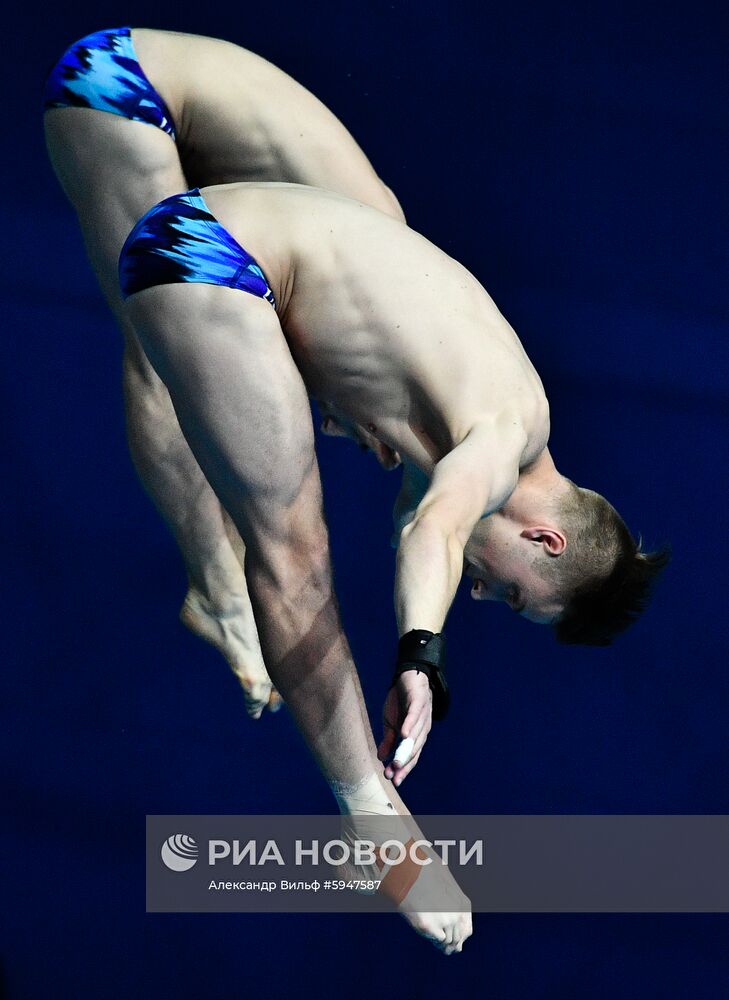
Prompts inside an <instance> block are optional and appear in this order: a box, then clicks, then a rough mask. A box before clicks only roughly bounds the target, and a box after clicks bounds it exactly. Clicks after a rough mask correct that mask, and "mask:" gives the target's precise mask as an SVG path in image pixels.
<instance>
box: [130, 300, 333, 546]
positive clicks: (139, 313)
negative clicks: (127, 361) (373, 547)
mask: <svg viewBox="0 0 729 1000" xmlns="http://www.w3.org/2000/svg"><path fill="white" fill-rule="evenodd" d="M128 309H129V313H130V315H131V318H132V320H133V322H134V325H135V327H136V329H137V331H138V332H139V335H140V337H141V339H142V342H143V345H144V348H145V350H146V352H147V354H148V356H149V358H150V360H151V361H152V364H153V365H154V366H155V368H156V369H157V372H158V374H159V375H160V377H161V378H162V379H163V381H164V382H165V383H166V385H167V387H168V389H169V391H170V395H171V397H172V400H173V403H174V406H175V410H176V412H177V416H178V419H179V422H180V426H181V427H182V429H183V432H184V433H185V436H186V437H187V439H188V441H189V443H190V445H191V447H192V450H193V452H194V453H195V455H196V457H197V460H198V462H199V464H200V466H201V467H202V468H203V471H204V472H205V474H206V477H207V479H208V481H209V482H210V483H211V484H212V485H213V487H214V489H215V490H216V492H217V493H218V496H219V497H220V499H221V501H222V502H223V505H224V506H225V508H226V509H227V510H228V511H229V512H230V513H231V514H232V515H233V516H234V517H236V515H239V517H236V522H237V523H239V518H240V519H242V520H243V521H244V522H245V526H246V528H247V532H246V534H247V535H248V537H246V542H247V543H249V544H253V545H254V546H256V547H258V545H260V544H263V542H261V539H266V540H267V543H268V542H271V543H274V542H275V541H276V540H279V541H287V539H288V536H290V534H291V532H292V531H293V532H296V531H299V530H304V528H303V525H304V524H306V523H318V520H320V518H321V509H320V496H319V493H318V475H317V474H316V461H315V457H314V441H313V430H312V423H311V413H310V409H309V404H308V399H307V395H306V389H305V387H304V385H303V382H302V380H301V376H300V375H299V372H298V371H297V369H296V367H295V365H294V362H293V360H292V358H291V355H290V353H289V349H288V346H287V344H286V340H285V338H284V335H283V332H282V330H281V327H280V325H279V322H278V319H277V317H276V313H275V312H274V310H273V309H272V308H271V306H270V305H269V304H268V303H267V302H265V301H264V300H262V299H259V298H257V297H255V296H253V295H250V294H248V293H246V292H242V291H238V290H233V289H229V288H223V287H220V286H212V285H205V284H195V283H190V284H177V285H161V286H157V287H154V288H149V289H146V290H145V291H142V292H139V293H137V294H136V295H133V296H132V297H131V298H130V299H129V300H128ZM312 477H313V479H312ZM312 481H313V482H315V483H316V488H314V489H313V490H312V488H311V484H312ZM305 485H306V490H304V486H305ZM304 493H306V496H307V500H306V503H307V505H308V506H309V508H311V509H307V510H302V509H301V503H302V496H303V494H304ZM307 530H308V529H307Z"/></svg>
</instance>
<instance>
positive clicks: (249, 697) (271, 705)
mask: <svg viewBox="0 0 729 1000" xmlns="http://www.w3.org/2000/svg"><path fill="white" fill-rule="evenodd" d="M180 621H181V622H182V624H183V625H185V626H186V627H187V628H189V629H190V631H191V632H194V634H195V635H197V636H199V637H200V638H201V639H204V640H205V642H209V643H210V645H211V646H214V647H215V649H217V650H218V652H220V653H222V655H223V656H224V657H225V659H226V660H227V661H228V663H229V665H230V667H231V669H232V671H233V673H234V674H235V676H236V677H237V678H238V680H239V682H240V686H241V687H242V688H243V694H244V696H245V700H246V711H247V712H248V714H249V715H250V716H251V718H253V719H258V718H260V717H261V714H262V712H263V710H264V709H265V708H268V709H269V711H271V712H277V711H278V710H279V708H281V705H282V704H283V700H282V698H281V695H280V694H279V693H278V691H276V689H275V688H274V687H273V686H272V684H271V678H270V677H269V676H268V672H267V671H266V667H265V665H264V663H263V657H262V655H261V646H260V643H259V641H258V633H257V632H256V625H255V622H254V620H253V612H252V611H251V609H250V605H249V604H248V602H247V601H245V600H244V599H243V598H242V597H239V596H236V597H231V598H228V599H227V600H226V602H225V608H224V609H221V608H220V607H215V608H213V605H212V602H211V601H210V600H208V598H206V597H204V596H203V595H202V594H201V593H200V592H199V591H198V590H197V589H195V588H194V587H191V588H190V589H189V590H188V592H187V596H186V597H185V600H184V602H183V605H182V608H181V609H180Z"/></svg>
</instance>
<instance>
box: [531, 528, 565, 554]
mask: <svg viewBox="0 0 729 1000" xmlns="http://www.w3.org/2000/svg"><path fill="white" fill-rule="evenodd" d="M520 537H521V538H526V539H528V540H529V541H530V542H534V543H535V544H536V545H541V546H542V547H543V549H544V551H545V553H546V554H547V555H548V556H561V555H562V553H563V552H564V550H565V549H566V548H567V538H566V536H565V535H564V534H563V533H562V532H561V531H558V530H557V528H547V527H545V526H543V525H535V526H534V527H533V528H524V530H523V531H522V533H521V535H520Z"/></svg>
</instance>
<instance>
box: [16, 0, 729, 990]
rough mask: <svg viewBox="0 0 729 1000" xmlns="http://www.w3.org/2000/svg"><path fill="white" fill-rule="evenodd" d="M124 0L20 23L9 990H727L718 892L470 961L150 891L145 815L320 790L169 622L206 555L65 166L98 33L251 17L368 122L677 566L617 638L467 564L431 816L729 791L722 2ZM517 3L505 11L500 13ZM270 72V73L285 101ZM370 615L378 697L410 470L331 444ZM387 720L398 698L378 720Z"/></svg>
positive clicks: (655, 806) (271, 53) (395, 937)
mask: <svg viewBox="0 0 729 1000" xmlns="http://www.w3.org/2000/svg"><path fill="white" fill-rule="evenodd" d="M582 7H583V5H575V6H574V7H572V6H568V5H560V4H557V5H553V4H533V5H529V4H511V3H510V4H508V5H506V4H498V5H497V4H490V3H486V4H483V3H466V2H454V3H451V4H449V5H446V6H443V5H435V4H432V3H401V2H397V3H361V4H357V5H353V4H341V3H333V2H330V0H326V2H321V3H313V4H290V3H284V4H282V5H281V4H280V5H277V6H273V7H266V6H265V5H257V6H252V5H241V4H232V3H227V4H226V3H224V4H223V5H218V6H216V7H215V8H214V9H212V10H207V9H202V8H201V9H199V10H198V9H195V10H194V11H193V10H190V11H185V10H183V9H181V8H180V7H179V6H178V4H176V3H171V2H170V0H158V2H157V3H156V4H155V5H154V6H153V9H150V5H149V4H140V3H137V2H131V3H128V4H125V5H121V4H115V3H107V2H104V0H99V2H96V3H94V4H90V3H87V4H82V3H78V4H76V5H75V7H74V11H73V13H69V12H67V11H64V10H63V9H62V7H60V6H51V7H50V9H47V10H44V11H42V12H41V11H40V9H38V8H34V9H33V10H32V11H29V13H27V14H25V13H24V12H23V10H22V5H21V7H19V8H16V11H15V21H14V22H10V23H7V22H6V23H5V25H4V27H5V32H4V37H5V44H4V46H3V63H4V65H5V67H6V68H7V69H8V71H9V73H10V76H9V78H8V82H7V83H6V84H5V87H6V103H5V107H4V109H3V118H4V124H5V132H6V146H5V156H4V157H3V161H4V166H5V168H6V175H5V180H4V189H5V196H4V199H3V213H2V232H3V237H4V241H5V251H4V254H3V268H2V275H3V285H4V286H5V292H4V296H3V312H4V317H3V319H4V324H3V325H4V328H5V335H4V338H3V360H4V364H3V369H2V380H3V385H2V388H3V390H4V391H3V392H2V402H0V406H2V410H3V413H2V415H3V426H4V427H5V428H6V430H7V447H8V457H7V459H6V461H5V463H4V471H5V476H4V480H5V487H6V489H5V491H4V493H5V498H6V507H5V512H4V515H3V521H2V524H3V529H4V540H3V573H2V588H3V594H2V607H3V610H4V611H5V612H6V613H7V617H8V623H7V624H6V626H5V631H4V636H5V649H6V656H5V657H4V659H5V660H6V667H5V670H4V671H3V687H4V689H5V690H4V691H3V699H2V703H3V707H2V718H1V722H2V740H3V743H4V744H5V745H4V747H3V748H2V759H3V764H4V768H3V770H4V771H5V782H6V789H5V791H4V794H3V803H4V805H5V806H6V807H7V813H8V817H7V822H6V824H5V830H6V833H7V839H6V842H5V844H4V845H3V848H2V852H1V854H0V857H1V858H2V862H1V863H2V865H3V867H4V869H5V874H4V877H3V880H4V884H5V887H6V888H5V889H4V893H3V895H4V903H3V924H4V927H3V930H2V948H3V952H4V962H5V965H4V979H5V984H6V986H7V994H8V996H10V997H14V998H16V997H17V998H21V997H22V998H36V997H38V998H41V997H42V998H47V997H51V996H52V997H61V998H65V997H73V998H79V997H84V998H85V997H94V998H95V997H104V998H115V997H122V996H140V997H141V996H143V997H150V998H152V997H154V998H166V997H175V998H180V1000H186V998H199V997H205V998H206V1000H212V998H217V997H221V998H222V997H226V998H227V997H230V996H233V995H247V996H251V997H255V996H265V997H279V996H280V997H284V996H289V995H291V994H292V993H293V994H295V993H296V992H297V991H302V992H304V993H305V994H306V995H317V996H319V995H321V993H322V991H323V990H330V989H332V988H334V987H340V988H342V989H343V990H344V991H346V992H347V993H348V994H349V995H352V996H354V997H356V998H360V997H361V998H370V997H373V996H380V995H382V994H383V993H387V994H391V995H395V996H397V997H399V998H402V1000H405V998H415V997H418V998H430V997H433V998H435V997H438V996H441V995H442V993H443V992H444V991H449V992H452V993H453V995H457V996H471V995H478V996H480V995H484V996H490V997H498V998H500V1000H510V998H526V997H529V998H530V1000H538V998H550V1000H551V998H560V1000H561V998H567V997H580V998H582V997H590V998H601V997H616V996H620V997H622V998H632V997H636V998H638V997H640V998H641V1000H652V998H659V997H660V998H665V997H687V996H691V997H692V998H695V1000H698V998H702V1000H703V998H715V997H718V996H722V995H726V990H727V984H728V983H729V961H728V959H727V943H728V940H729V938H728V935H727V931H728V930H729V926H728V921H727V918H726V917H720V916H713V917H712V916H707V915H696V916H656V915H643V916H619V915H618V916H580V915H575V916H560V917H557V916H539V917H534V916H531V917H530V916H498V915H497V916H477V917H476V919H475V933H474V937H473V939H472V940H471V941H469V942H468V944H467V945H466V948H465V951H464V953H463V954H462V955H460V956H458V957H455V958H452V959H445V958H444V957H442V956H441V955H440V954H438V953H437V952H436V951H435V949H433V948H432V947H431V946H430V945H428V944H427V943H425V942H423V941H421V940H420V939H418V938H416V937H415V936H414V935H413V934H412V933H411V932H410V931H409V929H408V928H407V927H406V925H405V924H404V922H403V921H402V920H400V919H399V918H397V917H396V916H382V917H380V918H365V917H361V918H360V917H353V916H352V917H348V916H331V917H322V916H318V917H301V916H297V917H294V916H276V917H270V916H266V917H244V916H214V917H209V916H193V915H183V916H168V915H154V916H153V915H149V916H145V914H144V872H143V830H144V815H145V813H168V812H169V813H175V812H180V813H208V812H211V813H223V812H229V813H246V812H305V813H310V812H329V811H330V810H331V809H332V806H333V802H332V801H331V799H330V796H329V793H328V791H327V789H326V788H325V786H324V784H323V782H322V781H321V779H320V778H319V776H318V774H317V772H316V770H315V767H314V765H313V763H312V762H311V760H310V759H309V757H308V755H307V753H306V751H305V748H304V746H303V743H302V741H301V739H300V737H299V736H298V734H297V732H296V731H295V730H294V728H293V726H292V724H291V721H290V719H289V717H288V716H287V715H286V713H281V714H280V715H278V716H275V717H267V718H265V719H264V720H262V721H261V722H259V723H256V724H253V723H251V722H249V721H248V720H247V718H246V717H245V714H244V711H243V702H242V698H241V696H240V694H239V691H238V689H237V686H236V683H235V681H234V679H233V677H232V676H231V675H230V674H229V673H228V672H227V670H226V668H225V666H224V664H223V663H222V661H221V660H220V659H219V658H218V656H217V654H215V653H214V652H213V651H212V650H211V649H209V648H208V647H206V646H204V645H202V644H201V643H200V642H199V641H198V640H197V639H195V638H194V637H193V636H191V635H189V634H188V633H186V632H185V631H184V630H183V628H182V627H181V626H180V625H178V624H177V610H178V607H179V605H180V602H181V600H182V597H183V594H184V579H183V573H182V568H181V565H180V562H179V558H178V556H177V554H176V551H175V549H174V547H173V544H172V542H171V540H170V538H169V537H168V535H167V534H166V531H165V529H164V527H163V525H162V524H161V522H160V521H159V520H158V518H157V516H156V514H155V513H154V511H153V509H152V507H151V505H150V504H149V502H148V501H147V499H146V498H145V496H144V495H143V494H142V492H141V490H140V488H139V487H138V485H137V482H136V480H135V477H134V474H133V472H132V468H131V465H130V462H129V460H128V458H127V455H126V448H125V440H124V432H123V420H122V405H121V393H120V364H119V362H120V355H121V347H120V338H119V337H118V335H117V332H116V330H115V328H114V325H113V322H112V320H111V317H110V315H109V314H108V312H107V310H106V308H105V306H104V304H103V302H102V299H101V295H100V293H99V292H98V291H97V289H96V287H95V283H94V280H93V277H92V274H91V271H90V268H89V267H88V265H87V264H86V262H85V258H84V254H83V250H82V245H81V239H80V236H79V234H78V231H77V227H76V223H75V218H74V216H73V213H72V211H71V209H70V207H69V206H68V205H67V204H66V203H65V201H64V199H63V196H62V194H61V192H60V189H59V188H58V186H57V184H56V181H55V179H54V177H53V175H52V172H51V170H50V167H49V165H48V163H47V160H46V158H45V153H44V148H43V142H42V129H41V119H40V109H39V101H40V91H41V86H42V82H43V78H44V76H45V73H46V71H47V70H48V69H49V68H50V66H51V64H52V63H53V62H54V61H55V60H56V59H57V58H58V56H59V55H60V54H61V52H62V50H63V49H64V48H65V46H66V45H67V44H68V43H70V42H71V41H72V40H74V39H75V38H77V37H79V36H81V35H83V34H85V33H87V32H88V31H91V30H95V29H98V28H101V27H111V26H116V25H118V24H124V23H132V24H145V25H149V26H154V27H163V28H164V27H166V28H174V29H178V30H183V31H191V32H197V33H201V34H210V35H218V36H221V37H225V38H228V39H230V40H232V41H236V42H238V43H240V44H242V45H244V46H247V47H250V48H252V49H254V50H255V51H257V52H259V53H261V54H262V55H264V56H266V57H268V58H269V59H271V60H273V61H274V62H275V63H277V64H278V65H280V66H281V67H283V68H284V69H286V70H287V71H288V72H290V73H291V74H292V75H293V76H294V77H296V78H297V79H298V80H300V81H301V82H303V83H304V84H306V85H307V86H309V87H310V88H311V89H312V90H313V91H314V92H315V93H316V94H317V95H318V96H319V97H320V98H321V99H322V100H324V101H325V102H326V103H327V104H328V105H329V106H330V107H331V108H332V109H333V110H334V111H335V112H336V113H337V114H338V115H339V116H340V117H341V118H342V120H343V121H344V122H345V123H346V124H347V125H348V126H349V128H350V129H351V130H352V131H353V133H354V134H355V136H356V137H357V139H358V140H359V141H360V143H361V144H362V145H363V147H364V148H365V150H366V151H367V153H368V155H369V156H370V158H371V159H372V161H373V162H374V164H375V165H376V167H377V169H378V171H379V172H380V174H381V176H382V177H383V178H384V179H385V180H386V181H387V182H388V183H389V184H390V185H391V186H392V187H393V188H394V190H395V191H396V193H397V195H398V196H399V198H400V200H401V202H402V204H403V206H404V209H405V212H406V215H407V217H408V219H409V221H410V224H411V225H413V226H414V227H415V228H416V229H419V230H420V231H421V232H423V233H425V234H426V235H427V236H428V237H429V238H430V239H432V240H433V241H434V242H435V243H437V244H439V245H440V246H442V247H443V248H444V249H445V250H447V251H448V252H450V253H452V254H453V255H455V256H456V257H457V258H459V259H460V260H461V261H463V262H464V263H465V264H466V265H467V266H468V267H469V268H470V269H471V270H473V271H474V272H475V274H476V275H477V276H478V277H479V279H480V280H481V281H482V282H483V283H484V284H485V285H486V287H487V288H488V289H489V290H490V292H491V293H492V294H493V296H494V298H495V299H496V302H497V303H498V304H499V306H500V307H501V309H502V311H503V312H504V313H505V314H506V316H507V317H508V318H509V319H510V321H511V322H512V324H513V325H514V326H515V328H516V330H517V331H518V332H519V334H520V336H521V337H522V340H523V341H524V343H525V346H526V348H527V350H528V352H529V354H530V355H531V357H532V359H533V360H534V362H535V364H536V366H537V368H538V370H539V371H540V373H541V374H542V376H543V378H544V381H545V385H546V388H547V392H548V395H549V397H550V401H551V404H552V413H553V435H552V449H553V454H554V456H555V459H556V461H557V464H558V467H559V468H560V469H561V470H562V471H564V472H565V473H566V474H568V475H569V476H570V477H571V478H572V479H574V480H576V481H577V482H579V483H582V484H584V485H588V486H590V487H592V488H594V489H598V490H600V491H602V492H604V493H605V494H607V496H608V497H609V498H610V499H611V500H612V501H613V502H614V503H615V505H616V506H617V507H618V508H619V509H620V510H621V512H622V513H623V514H624V516H625V517H626V518H627V520H628V522H629V524H630V525H631V527H632V528H633V530H634V531H635V532H636V533H637V532H642V533H643V535H644V537H645V541H646V544H647V546H648V547H649V548H650V547H652V546H653V545H655V544H656V543H657V542H660V541H663V540H670V541H671V542H672V543H673V546H674V553H675V558H674V562H673V564H672V566H671V568H670V569H669V571H668V572H667V574H666V577H665V580H664V582H663V584H662V586H661V587H660V589H659V591H658V593H657V596H656V599H655V602H654V604H653V606H652V607H651V609H650V611H649V613H648V614H647V615H646V616H645V618H644V620H642V621H641V622H639V623H638V625H637V626H636V627H635V628H634V629H633V630H632V631H631V632H629V633H627V634H626V635H625V636H624V637H623V638H622V639H620V640H619V641H618V642H616V644H615V645H614V647H611V648H610V649H607V650H591V649H581V648H564V647H559V646H557V645H556V644H555V643H554V641H553V639H552V637H551V635H550V633H549V631H548V630H546V629H540V628H538V627H536V626H532V625H529V624H527V623H525V622H523V621H521V620H519V619H517V618H516V617H515V616H514V615H512V614H511V613H510V612H509V611H508V610H507V609H506V608H505V607H501V606H493V605H487V606H484V605H478V604H476V603H474V602H471V601H470V600H469V599H468V595H467V591H466V589H465V588H464V589H463V591H462V592H461V594H460V595H459V597H458V599H457V601H456V604H455V606H454V609H453V611H452V614H451V617H450V620H449V636H450V644H451V645H450V648H451V676H452V683H453V688H454V692H455V701H454V706H453V710H452V713H451V716H450V717H449V719H448V721H447V722H446V723H444V724H442V725H441V726H439V727H438V728H437V730H436V731H435V732H434V733H433V734H432V736H431V738H430V741H429V744H428V747H427V750H426V753H425V754H424V756H423V758H422V761H421V763H420V765H419V767H418V768H417V769H416V771H415V773H414V774H413V776H412V777H411V778H409V779H408V780H407V782H406V783H405V785H404V792H405V797H406V800H407V802H408V804H409V806H410V808H411V809H412V810H413V811H414V812H443V813H448V812H455V813H459V812H468V813H489V812H492V813H502V812H504V813H543V812H544V813H573V812H574V813H580V812H593V813H641V812H647V813H725V812H729V795H728V791H729V786H728V782H727V773H728V767H727V765H728V763H729V761H728V760H727V757H728V753H727V733H728V732H729V727H728V726H727V709H728V708H729V682H728V680H727V627H726V615H725V608H724V594H725V592H726V588H725V566H726V555H725V553H726V540H725V538H724V528H725V526H724V523H723V521H724V511H725V507H726V497H727V485H728V484H727V475H726V441H727V429H728V428H727V424H728V416H729V412H728V406H727V402H728V399H727V387H726V385H727V384H726V360H727V352H726V346H725V335H726V334H725V326H724V323H723V322H722V321H725V320H726V317H727V309H726V307H727V301H726V293H725V287H726V286H725V274H726V264H727V260H726V242H725V232H724V228H725V226H726V220H727V204H726V201H727V199H726V186H727V185H726V177H727V134H728V126H727V116H726V109H727V106H729V101H727V98H728V97H729V94H727V89H728V88H727V78H726V74H725V58H726V28H727V24H726V22H725V20H724V18H723V17H722V15H720V14H719V9H720V5H719V4H716V5H714V4H711V3H706V2H699V3H695V4H692V5H688V4H687V5H685V7H679V6H676V5H674V4H670V3H665V4H661V5H658V6H653V5H649V4H635V3H632V4H626V5H624V6H623V5H616V4H610V5H605V6H604V7H602V8H601V7H599V6H598V7H595V6H594V5H590V8H589V11H585V10H584V9H582ZM507 8H508V9H507ZM261 99H262V100H265V95H262V97H261ZM320 455H321V463H322V468H323V474H324V479H325V491H326V497H327V510H328V516H329V523H330V526H331V534H332V543H333V549H334V557H335V566H336V578H337V586H338V592H339V596H340V600H341V604H342V611H343V615H344V619H345V623H346V626H347V629H348V633H349V635H350V638H351V642H352V646H353V649H354V652H355V654H356V658H357V662H358V665H359V668H360V672H361V675H362V678H363V684H364V687H365V691H366V695H367V699H368V704H369V706H370V710H371V714H372V717H373V719H374V720H375V722H377V719H378V716H379V711H380V706H381V702H382V697H383V694H384V691H385V686H386V683H387V680H388V678H389V673H390V668H391V658H392V653H393V647H394V642H395V638H396V634H395V627H394V620H393V615H392V610H391V581H392V572H393V554H392V552H391V550H390V548H389V546H388V537H389V507H390V504H391V501H392V499H393V497H394V495H395V492H396V489H397V479H398V475H399V474H397V473H394V474H389V475H386V474H384V473H381V472H380V470H379V469H378V468H376V466H375V463H374V460H373V459H372V457H371V456H367V455H364V454H362V453H360V452H359V451H358V450H357V449H355V448H354V447H352V446H351V445H349V444H348V443H343V442H335V441H331V440H327V439H325V440H322V441H320ZM376 732H377V733H379V724H377V725H376Z"/></svg>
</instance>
